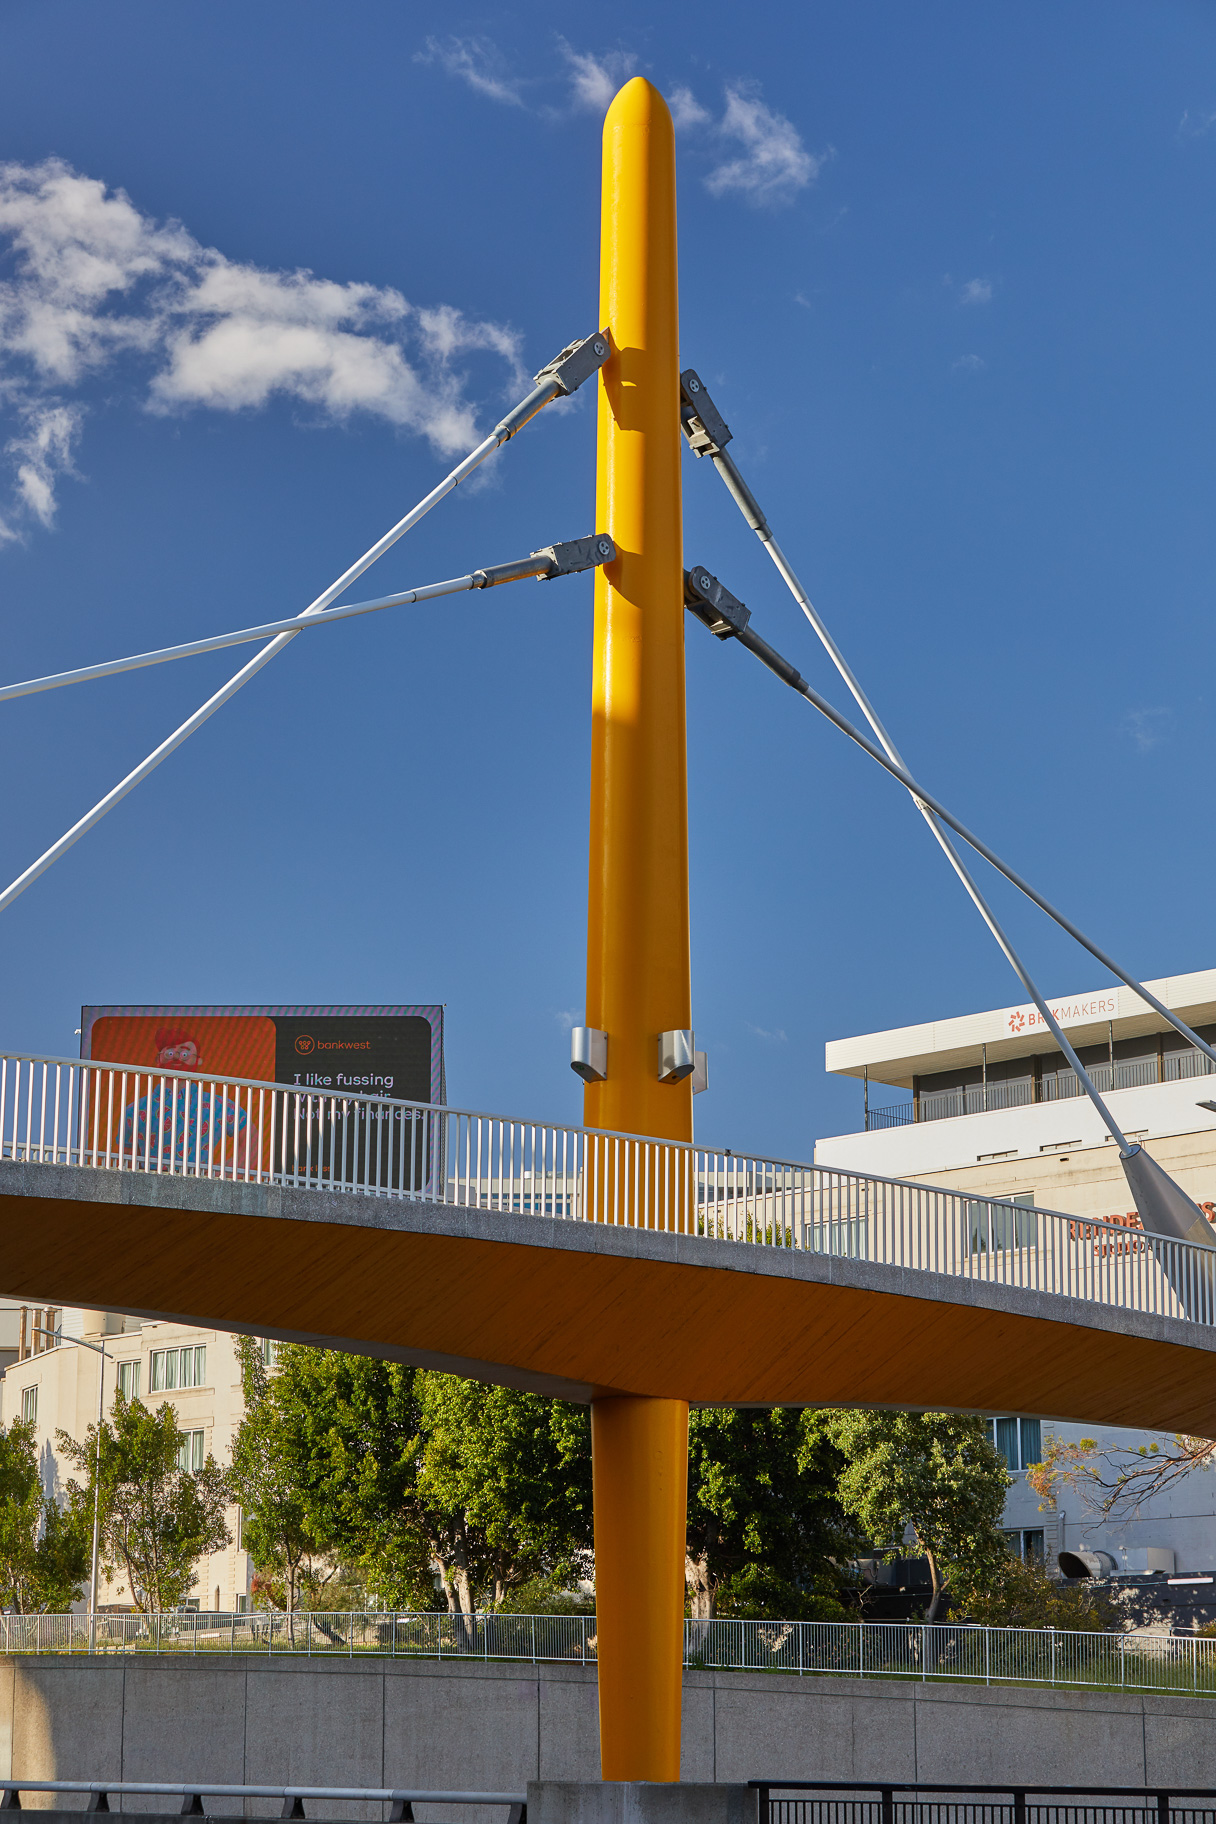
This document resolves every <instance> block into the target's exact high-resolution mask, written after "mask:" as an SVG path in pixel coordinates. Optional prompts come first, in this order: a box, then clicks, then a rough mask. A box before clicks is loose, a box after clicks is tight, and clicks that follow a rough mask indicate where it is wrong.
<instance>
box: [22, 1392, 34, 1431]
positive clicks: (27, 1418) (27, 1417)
mask: <svg viewBox="0 0 1216 1824" xmlns="http://www.w3.org/2000/svg"><path fill="white" fill-rule="evenodd" d="M21 1420H22V1423H23V1424H25V1425H36V1424H37V1422H38V1388H37V1385H35V1386H33V1387H23V1388H22V1389H21Z"/></svg>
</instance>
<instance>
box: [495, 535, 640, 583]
mask: <svg viewBox="0 0 1216 1824" xmlns="http://www.w3.org/2000/svg"><path fill="white" fill-rule="evenodd" d="M615 556H616V546H615V545H614V544H613V542H612V540H611V539H610V538H609V536H608V534H607V533H606V532H593V533H592V534H591V536H590V538H571V539H567V540H566V542H565V544H561V545H542V546H541V548H540V550H539V551H533V552H532V554H531V556H530V557H521V558H518V559H517V560H516V562H515V563H513V564H487V565H486V566H485V568H484V570H474V571H473V574H472V581H471V582H470V584H469V587H470V588H472V589H496V588H497V587H498V585H499V584H500V583H518V582H521V581H522V580H523V579H524V578H525V577H528V576H534V577H536V578H537V579H538V580H539V581H540V582H542V583H543V582H547V581H548V580H549V578H550V577H553V576H574V575H576V574H577V573H578V571H580V570H594V569H595V568H596V566H597V565H598V564H610V563H611V562H612V560H613V558H614V557H615Z"/></svg>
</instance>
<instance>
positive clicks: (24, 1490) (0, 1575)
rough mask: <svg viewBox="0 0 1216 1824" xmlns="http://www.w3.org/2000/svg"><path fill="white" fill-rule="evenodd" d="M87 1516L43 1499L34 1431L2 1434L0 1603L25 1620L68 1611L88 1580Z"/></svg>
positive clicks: (74, 1503)
mask: <svg viewBox="0 0 1216 1824" xmlns="http://www.w3.org/2000/svg"><path fill="white" fill-rule="evenodd" d="M91 1538H92V1529H91V1519H90V1515H89V1511H88V1509H87V1507H86V1505H85V1503H84V1502H83V1500H82V1499H81V1498H80V1496H79V1495H78V1494H77V1493H76V1492H75V1491H69V1494H68V1499H67V1502H66V1504H65V1505H64V1506H62V1507H61V1506H60V1504H59V1503H58V1502H57V1501H56V1500H55V1499H54V1497H53V1496H51V1495H46V1494H44V1493H43V1489H42V1482H41V1479H40V1478H39V1475H38V1453H37V1449H36V1446H35V1443H34V1427H33V1425H31V1424H23V1423H21V1422H16V1423H14V1424H13V1425H11V1426H10V1427H9V1429H8V1431H7V1432H5V1431H0V1603H2V1604H3V1605H4V1606H5V1607H7V1608H15V1609H17V1610H18V1611H19V1612H20V1613H21V1614H23V1615H26V1614H31V1613H36V1612H43V1613H45V1611H46V1610H48V1609H55V1610H64V1609H70V1608H71V1606H72V1604H73V1603H74V1602H77V1601H79V1599H80V1597H81V1595H82V1594H83V1592H84V1587H85V1583H86V1580H87V1578H88V1575H89V1556H90V1547H91Z"/></svg>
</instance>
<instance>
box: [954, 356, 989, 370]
mask: <svg viewBox="0 0 1216 1824" xmlns="http://www.w3.org/2000/svg"><path fill="white" fill-rule="evenodd" d="M987 365H988V363H987V362H986V361H985V360H984V357H983V356H982V355H960V356H959V357H958V359H957V360H956V361H955V362H954V363H953V366H954V371H955V373H956V374H982V373H983V371H984V369H985V368H986V367H987Z"/></svg>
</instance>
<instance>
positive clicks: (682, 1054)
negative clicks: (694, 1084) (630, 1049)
mask: <svg viewBox="0 0 1216 1824" xmlns="http://www.w3.org/2000/svg"><path fill="white" fill-rule="evenodd" d="M696 1067H697V1057H696V1052H695V1051H694V1050H693V1035H692V1033H691V1032H689V1031H688V1030H687V1028H685V1029H683V1030H681V1029H679V1028H677V1029H676V1030H675V1031H673V1032H661V1033H660V1034H659V1082H660V1083H682V1082H683V1081H684V1079H685V1077H691V1075H692V1073H693V1071H694V1070H695V1069H696Z"/></svg>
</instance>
